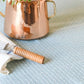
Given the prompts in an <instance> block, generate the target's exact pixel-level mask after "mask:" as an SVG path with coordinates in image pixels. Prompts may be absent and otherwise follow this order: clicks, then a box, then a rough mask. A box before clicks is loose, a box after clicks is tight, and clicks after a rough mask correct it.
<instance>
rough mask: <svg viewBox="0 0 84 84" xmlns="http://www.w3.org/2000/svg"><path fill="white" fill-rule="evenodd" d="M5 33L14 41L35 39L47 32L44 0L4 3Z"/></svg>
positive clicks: (47, 24)
mask: <svg viewBox="0 0 84 84" xmlns="http://www.w3.org/2000/svg"><path fill="white" fill-rule="evenodd" d="M4 31H5V33H6V34H7V35H8V36H10V37H12V38H15V39H23V40H28V39H36V38H40V37H43V36H45V35H46V34H47V33H48V32H49V21H48V13H47V2H46V0H37V1H31V2H27V1H26V2H25V1H22V2H21V3H17V4H14V5H13V6H12V5H11V1H10V2H8V0H7V2H6V16H5V29H4Z"/></svg>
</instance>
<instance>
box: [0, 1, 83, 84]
mask: <svg viewBox="0 0 84 84" xmlns="http://www.w3.org/2000/svg"><path fill="white" fill-rule="evenodd" d="M56 3H57V15H56V17H54V18H52V19H51V20H50V21H49V23H50V24H49V25H50V32H49V34H48V35H47V36H46V37H44V38H42V39H36V40H30V41H22V40H13V39H12V40H13V41H14V42H16V43H18V44H20V45H21V46H22V47H23V48H25V49H27V50H30V51H32V52H35V53H38V54H40V55H44V56H45V57H46V59H45V64H44V65H41V64H38V63H35V62H32V61H30V60H27V59H24V60H21V61H13V62H10V63H9V64H8V66H7V68H8V69H9V70H10V71H11V74H10V75H3V74H0V84H84V0H74V1H73V0H67V1H66V0H61V1H59V0H57V1H56ZM2 6H4V8H2ZM3 9H4V10H3ZM2 10H3V11H2ZM0 11H2V12H3V13H4V11H5V4H4V5H3V3H2V2H1V3H0ZM49 14H51V13H50V11H49ZM0 32H2V33H4V18H2V17H1V16H0Z"/></svg>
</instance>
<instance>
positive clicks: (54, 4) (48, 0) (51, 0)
mask: <svg viewBox="0 0 84 84" xmlns="http://www.w3.org/2000/svg"><path fill="white" fill-rule="evenodd" d="M47 2H51V3H53V6H54V14H53V15H51V16H49V17H48V19H51V18H52V17H54V16H55V15H56V3H55V2H54V1H53V0H47Z"/></svg>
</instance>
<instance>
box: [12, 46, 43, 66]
mask: <svg viewBox="0 0 84 84" xmlns="http://www.w3.org/2000/svg"><path fill="white" fill-rule="evenodd" d="M13 52H14V54H17V55H19V56H22V57H24V58H26V59H29V60H32V61H35V62H37V63H40V64H43V62H44V58H45V57H44V56H40V55H38V54H35V53H33V52H30V51H27V50H25V49H22V48H19V47H15V48H14V50H13Z"/></svg>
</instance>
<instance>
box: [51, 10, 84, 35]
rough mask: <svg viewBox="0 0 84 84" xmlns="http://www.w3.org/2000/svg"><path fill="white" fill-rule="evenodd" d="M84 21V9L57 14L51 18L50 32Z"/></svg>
mask: <svg viewBox="0 0 84 84" xmlns="http://www.w3.org/2000/svg"><path fill="white" fill-rule="evenodd" d="M83 22H84V11H83V10H82V9H81V10H74V11H72V12H70V13H66V14H62V15H57V16H56V17H54V18H52V19H51V20H50V33H49V34H52V33H54V32H56V31H57V30H60V29H61V28H63V27H67V26H70V25H76V24H80V23H83Z"/></svg>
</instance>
